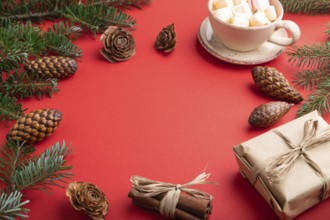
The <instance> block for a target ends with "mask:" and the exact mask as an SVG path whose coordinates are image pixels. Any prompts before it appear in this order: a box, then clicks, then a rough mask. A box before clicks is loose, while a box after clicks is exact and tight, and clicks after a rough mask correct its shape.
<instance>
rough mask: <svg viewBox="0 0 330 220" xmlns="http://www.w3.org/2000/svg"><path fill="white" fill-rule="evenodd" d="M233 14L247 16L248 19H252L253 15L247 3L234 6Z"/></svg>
mask: <svg viewBox="0 0 330 220" xmlns="http://www.w3.org/2000/svg"><path fill="white" fill-rule="evenodd" d="M233 13H234V14H245V15H247V16H248V17H250V16H251V15H252V11H251V8H250V6H249V4H248V3H247V2H245V3H243V4H239V5H236V6H234V7H233Z"/></svg>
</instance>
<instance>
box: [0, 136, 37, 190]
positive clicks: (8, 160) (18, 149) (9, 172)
mask: <svg viewBox="0 0 330 220" xmlns="http://www.w3.org/2000/svg"><path fill="white" fill-rule="evenodd" d="M32 152H34V147H33V145H28V144H24V143H18V142H16V141H12V140H9V139H8V140H7V142H6V143H5V144H4V145H3V146H2V149H1V150H0V168H1V169H0V180H1V181H2V182H4V183H5V184H7V188H10V187H11V186H12V184H13V180H12V176H13V174H14V172H15V171H16V170H17V169H18V168H19V167H20V166H21V164H22V163H23V162H24V161H25V160H27V159H28V158H30V154H31V153H32Z"/></svg>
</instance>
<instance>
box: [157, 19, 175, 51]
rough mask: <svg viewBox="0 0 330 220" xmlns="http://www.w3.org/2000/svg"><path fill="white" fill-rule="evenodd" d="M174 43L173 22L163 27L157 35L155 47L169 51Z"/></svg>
mask: <svg viewBox="0 0 330 220" xmlns="http://www.w3.org/2000/svg"><path fill="white" fill-rule="evenodd" d="M175 44H176V33H175V30H174V24H171V25H168V26H167V27H165V28H163V29H162V30H161V32H159V34H158V35H157V39H156V42H155V48H156V49H157V50H161V51H164V52H171V51H172V50H173V49H174V47H175Z"/></svg>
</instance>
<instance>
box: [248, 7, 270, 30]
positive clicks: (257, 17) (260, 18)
mask: <svg viewBox="0 0 330 220" xmlns="http://www.w3.org/2000/svg"><path fill="white" fill-rule="evenodd" d="M269 23H270V21H269V20H268V19H267V17H266V16H265V14H264V13H263V12H262V11H257V12H256V13H254V14H253V15H252V16H251V17H250V26H251V27H255V26H261V25H266V24H269Z"/></svg>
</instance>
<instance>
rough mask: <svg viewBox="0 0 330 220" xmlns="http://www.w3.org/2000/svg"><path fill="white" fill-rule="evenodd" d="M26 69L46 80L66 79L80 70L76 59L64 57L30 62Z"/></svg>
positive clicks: (52, 57)
mask: <svg viewBox="0 0 330 220" xmlns="http://www.w3.org/2000/svg"><path fill="white" fill-rule="evenodd" d="M25 69H26V70H27V71H30V72H36V73H37V74H39V75H40V76H41V77H44V78H58V79H61V78H65V77H68V76H72V75H73V74H74V73H75V72H76V71H77V69H78V67H77V62H76V61H75V60H74V59H71V58H69V57H63V56H47V57H42V58H39V59H35V60H32V61H29V62H28V63H27V64H26V65H25Z"/></svg>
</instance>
